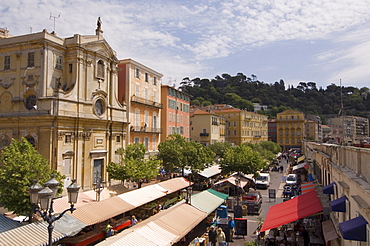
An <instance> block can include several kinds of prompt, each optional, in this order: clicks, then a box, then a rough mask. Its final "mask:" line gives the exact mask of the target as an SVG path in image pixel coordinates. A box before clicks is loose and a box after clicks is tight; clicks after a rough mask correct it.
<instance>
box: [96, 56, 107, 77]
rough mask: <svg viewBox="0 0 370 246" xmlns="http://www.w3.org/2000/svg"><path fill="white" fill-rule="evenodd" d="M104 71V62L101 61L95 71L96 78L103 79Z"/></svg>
mask: <svg viewBox="0 0 370 246" xmlns="http://www.w3.org/2000/svg"><path fill="white" fill-rule="evenodd" d="M104 71H105V66H104V62H103V61H102V60H99V61H98V64H97V70H96V75H97V77H99V78H102V79H104Z"/></svg>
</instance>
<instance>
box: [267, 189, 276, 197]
mask: <svg viewBox="0 0 370 246" xmlns="http://www.w3.org/2000/svg"><path fill="white" fill-rule="evenodd" d="M269 198H270V199H276V190H275V189H269Z"/></svg>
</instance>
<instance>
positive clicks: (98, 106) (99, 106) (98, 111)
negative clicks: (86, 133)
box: [94, 99, 105, 116]
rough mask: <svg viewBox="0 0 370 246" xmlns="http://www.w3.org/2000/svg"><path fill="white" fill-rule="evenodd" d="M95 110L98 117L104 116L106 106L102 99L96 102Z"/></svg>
mask: <svg viewBox="0 0 370 246" xmlns="http://www.w3.org/2000/svg"><path fill="white" fill-rule="evenodd" d="M94 110H95V114H96V115H98V116H101V115H102V114H104V111H105V106H104V101H103V100H102V99H98V100H96V102H95V105H94Z"/></svg>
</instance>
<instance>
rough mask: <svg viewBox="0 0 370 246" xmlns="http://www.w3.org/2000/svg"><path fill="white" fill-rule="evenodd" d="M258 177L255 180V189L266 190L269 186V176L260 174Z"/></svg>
mask: <svg viewBox="0 0 370 246" xmlns="http://www.w3.org/2000/svg"><path fill="white" fill-rule="evenodd" d="M259 175H260V176H258V177H257V178H256V188H264V189H267V188H268V187H269V186H270V174H269V173H260V174H259Z"/></svg>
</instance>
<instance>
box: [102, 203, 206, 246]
mask: <svg viewBox="0 0 370 246" xmlns="http://www.w3.org/2000/svg"><path fill="white" fill-rule="evenodd" d="M206 217H207V213H205V212H203V211H200V210H198V209H197V208H195V207H193V206H191V205H189V204H181V205H178V206H174V207H171V208H169V209H166V210H161V211H160V212H159V213H157V214H155V215H153V216H152V217H150V218H148V219H146V220H144V221H142V222H140V223H138V224H136V225H135V226H133V227H130V228H129V229H126V230H124V231H123V232H121V233H119V234H117V235H115V236H113V237H109V238H108V239H107V240H105V241H103V242H101V243H98V244H97V245H98V246H104V245H117V246H118V245H119V246H121V245H122V246H125V245H127V246H131V245H138V246H140V245H142V246H152V245H153V246H154V245H161V246H165V245H173V244H174V243H176V242H178V241H180V240H181V238H183V237H184V236H185V235H186V234H188V232H190V231H191V230H192V229H193V228H194V227H195V226H197V225H198V224H199V223H200V222H201V221H202V220H203V219H204V218H206Z"/></svg>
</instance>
